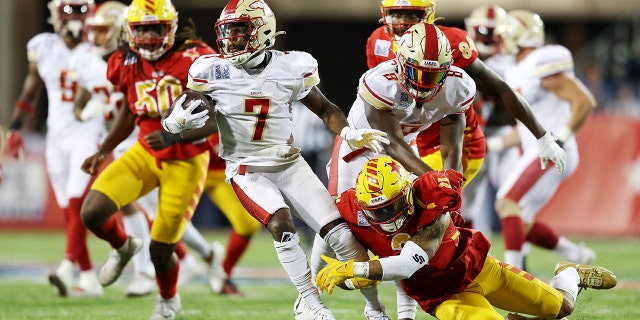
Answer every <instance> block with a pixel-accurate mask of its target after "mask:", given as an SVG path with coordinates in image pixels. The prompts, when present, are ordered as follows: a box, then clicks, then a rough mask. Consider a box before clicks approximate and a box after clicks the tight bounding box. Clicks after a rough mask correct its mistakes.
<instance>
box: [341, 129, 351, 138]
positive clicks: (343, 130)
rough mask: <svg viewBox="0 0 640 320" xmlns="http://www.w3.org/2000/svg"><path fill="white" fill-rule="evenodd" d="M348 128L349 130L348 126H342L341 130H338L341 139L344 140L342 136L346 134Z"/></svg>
mask: <svg viewBox="0 0 640 320" xmlns="http://www.w3.org/2000/svg"><path fill="white" fill-rule="evenodd" d="M349 130H351V128H349V126H346V127H344V128H342V130H341V131H340V138H342V140H345V138H344V136H345V135H347V132H349Z"/></svg>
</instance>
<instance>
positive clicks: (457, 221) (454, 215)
mask: <svg viewBox="0 0 640 320" xmlns="http://www.w3.org/2000/svg"><path fill="white" fill-rule="evenodd" d="M449 215H450V216H451V221H453V225H454V226H456V227H464V225H465V224H466V223H467V222H466V221H465V220H464V217H463V216H462V213H461V212H460V209H458V210H451V211H449Z"/></svg>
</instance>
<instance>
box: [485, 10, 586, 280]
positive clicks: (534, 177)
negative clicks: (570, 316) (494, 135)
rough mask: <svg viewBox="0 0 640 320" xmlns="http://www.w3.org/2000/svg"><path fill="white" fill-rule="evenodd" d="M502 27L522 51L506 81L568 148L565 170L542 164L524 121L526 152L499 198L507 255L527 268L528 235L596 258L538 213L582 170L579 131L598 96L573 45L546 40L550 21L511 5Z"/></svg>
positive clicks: (569, 253)
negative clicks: (577, 67)
mask: <svg viewBox="0 0 640 320" xmlns="http://www.w3.org/2000/svg"><path fill="white" fill-rule="evenodd" d="M498 33H499V35H500V36H501V37H502V40H503V43H504V46H505V49H506V51H507V52H508V53H509V54H512V55H514V56H515V57H516V65H515V66H514V67H513V68H510V69H509V70H507V71H506V72H505V81H506V82H507V83H508V84H509V85H510V86H511V87H513V88H514V89H516V90H517V91H518V92H520V93H521V94H522V96H523V97H524V98H525V99H526V100H527V101H528V102H529V103H530V104H531V109H532V111H533V113H534V114H535V116H536V118H537V119H538V120H539V121H540V122H541V123H542V125H543V126H544V127H545V128H547V129H549V130H551V131H553V132H556V133H557V137H558V141H559V144H560V145H561V146H562V147H563V148H564V149H565V150H566V152H567V164H566V169H565V171H564V173H561V174H558V173H557V172H554V171H553V170H550V169H548V168H547V170H540V168H539V167H538V165H537V162H538V160H537V159H536V158H537V157H536V154H537V153H538V148H539V143H537V142H536V139H535V138H534V137H533V135H531V133H529V132H528V131H527V130H526V129H525V128H524V126H523V125H522V124H518V134H519V137H520V141H521V146H522V149H523V155H522V156H521V157H520V158H519V159H518V161H517V162H516V163H515V164H514V165H513V169H512V170H511V172H510V173H509V175H508V176H507V177H506V178H505V181H504V184H503V185H501V186H500V188H499V190H498V194H497V200H496V210H497V211H498V214H499V215H500V218H501V219H502V229H503V237H504V241H505V259H504V261H505V262H507V263H510V264H513V265H515V266H516V267H520V268H522V267H523V255H524V253H523V250H522V244H523V243H524V240H525V239H527V240H528V241H531V243H533V244H536V245H539V246H542V247H544V248H546V249H551V250H554V251H555V252H556V253H558V254H559V255H561V256H562V257H563V258H564V259H565V260H569V261H571V262H575V263H586V264H588V263H590V262H591V261H592V260H593V259H594V258H595V254H594V252H593V251H592V250H591V249H588V248H586V247H584V246H582V245H576V244H574V243H573V242H571V241H569V240H568V239H566V238H564V237H561V236H560V235H558V234H557V233H556V232H555V231H553V230H552V229H551V227H550V226H547V225H545V224H544V223H543V222H541V221H537V220H535V219H534V218H535V215H536V213H537V212H538V211H539V210H540V209H541V208H542V207H543V206H544V205H545V204H546V203H547V202H548V201H549V200H550V199H551V197H552V196H553V194H554V193H555V191H556V190H557V189H558V187H559V185H560V183H561V182H562V181H563V180H564V179H565V178H567V177H568V176H569V175H571V174H572V173H573V172H574V171H575V170H576V168H577V166H578V161H579V159H578V149H577V144H576V140H575V138H574V137H573V133H574V132H576V131H577V130H578V129H580V127H582V125H583V124H584V123H585V122H586V120H587V119H588V117H589V115H590V114H591V113H592V112H593V109H594V108H595V100H594V98H593V96H592V95H591V93H590V92H589V91H588V90H587V89H586V88H585V86H584V85H583V84H582V83H581V82H580V80H578V79H577V78H576V77H575V75H574V72H573V58H572V56H571V53H570V52H569V50H567V49H566V48H565V47H562V46H560V45H547V46H543V44H544V24H543V22H542V20H541V19H540V17H539V16H538V15H537V14H534V13H531V12H528V11H525V10H514V11H511V12H509V13H508V19H507V20H506V22H505V23H504V25H502V26H500V27H499V28H498ZM523 223H524V225H526V228H525V226H523Z"/></svg>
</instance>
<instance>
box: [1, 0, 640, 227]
mask: <svg viewBox="0 0 640 320" xmlns="http://www.w3.org/2000/svg"><path fill="white" fill-rule="evenodd" d="M47 2H48V1H46V0H21V1H18V0H10V1H0V66H1V68H0V70H2V72H0V124H1V125H2V126H4V127H6V126H7V125H8V123H9V118H10V114H11V110H12V105H13V101H15V99H16V97H17V96H18V94H19V92H20V89H21V87H22V80H23V79H24V76H25V74H26V67H27V62H26V52H25V45H26V42H27V41H28V40H29V39H30V38H31V37H32V36H34V35H35V34H37V33H39V32H43V31H51V30H52V28H51V26H50V25H49V24H47V23H46V19H47V18H48V16H49V12H48V9H47V7H46V4H47ZM98 2H101V1H98ZM123 3H128V2H127V1H123ZM225 3H226V2H225V1H218V0H216V1H201V0H175V1H174V4H175V5H176V7H177V9H178V11H179V14H180V22H181V25H183V24H184V23H185V22H186V20H187V18H192V19H193V21H194V22H195V23H196V25H197V29H198V34H199V35H200V36H201V37H202V38H203V40H205V41H206V42H208V43H209V44H210V45H212V46H213V45H214V37H215V35H214V31H213V23H214V22H215V20H216V19H217V17H218V16H219V14H220V11H221V8H222V7H223V6H224V4H225ZM268 3H269V4H270V6H271V7H272V9H274V11H275V12H276V17H277V18H278V28H279V30H284V31H286V32H287V34H286V35H284V36H280V37H279V38H278V41H277V44H276V48H278V49H295V50H303V51H307V52H309V53H311V54H313V55H314V57H315V58H316V59H317V60H318V62H319V66H320V76H321V79H322V82H321V86H322V89H323V91H324V93H325V94H326V95H327V96H328V97H329V98H330V99H331V100H333V101H334V102H336V103H337V104H338V105H339V106H341V107H342V108H343V109H344V110H345V111H348V108H349V106H350V105H351V102H352V101H353V99H354V98H355V90H356V84H357V80H358V78H359V77H360V75H361V74H362V73H363V72H364V71H365V70H366V61H365V55H364V46H365V42H366V39H367V37H368V36H369V34H370V33H371V31H373V30H374V29H375V28H376V27H377V26H379V23H378V22H377V21H378V19H379V17H380V12H379V3H380V2H379V1H377V0H350V1H347V0H323V1H320V0H307V1H287V0H272V1H268ZM481 4H497V5H500V6H502V7H503V8H505V9H507V10H510V9H517V8H524V9H528V10H531V11H535V12H538V13H540V14H541V16H542V18H543V20H544V21H545V24H546V31H547V38H548V40H549V41H550V42H556V43H560V44H562V45H564V46H566V47H568V48H569V49H570V50H571V51H572V52H573V54H574V58H575V62H576V73H577V75H578V76H579V77H581V78H582V79H583V81H584V82H585V83H586V84H587V85H588V86H589V87H590V88H591V89H592V91H593V92H594V94H595V95H596V97H597V99H598V102H599V105H598V109H597V112H596V114H595V115H594V116H593V117H592V118H591V119H590V120H589V121H588V123H587V124H586V126H585V127H584V128H583V129H582V130H581V131H580V132H579V133H578V135H577V137H578V140H579V143H580V151H581V163H580V167H579V168H578V172H576V174H574V176H573V177H571V178H570V179H569V180H568V181H566V182H565V183H564V184H563V185H562V186H561V188H560V190H559V192H558V194H557V196H556V197H555V198H554V199H553V200H552V202H551V203H549V205H548V206H547V207H546V208H545V210H544V212H543V213H542V214H541V215H540V217H541V218H542V219H546V220H548V221H552V222H554V223H555V224H556V225H557V228H558V230H559V231H561V232H565V233H568V234H574V235H598V236H640V198H639V197H638V194H639V193H640V141H639V140H640V120H639V119H640V99H639V94H638V92H639V80H640V1H639V0H626V1H622V0H599V1H596V0H564V1H554V0H547V1H525V0H520V1H516V0H502V1H498V0H496V1H480V0H474V1H455V0H440V1H439V3H438V7H437V10H436V12H437V16H440V17H444V18H445V20H444V21H442V22H441V24H444V25H449V26H457V27H464V22H463V19H464V17H465V16H467V15H468V14H469V13H470V12H471V10H472V9H473V8H475V7H476V6H478V5H481ZM44 94H45V93H43V97H42V98H41V103H42V104H44V101H45V99H44ZM45 118H46V108H39V113H38V114H37V117H35V118H34V120H33V121H32V122H31V123H28V124H27V126H26V127H27V128H26V129H27V130H23V131H25V132H24V134H25V140H27V141H25V142H26V145H27V148H28V150H27V153H26V155H27V156H26V158H25V159H24V161H15V160H13V159H10V157H8V156H6V155H5V157H4V159H3V161H2V163H3V166H4V180H3V183H2V184H0V229H2V228H4V229H9V228H11V229H15V228H29V229H32V228H43V229H63V225H64V224H63V221H62V214H61V213H60V212H59V211H58V210H59V209H58V208H57V206H56V204H55V200H54V198H53V196H52V192H51V189H50V187H49V186H48V181H47V179H46V174H45V169H44V143H43V138H42V136H43V132H45V130H46V128H45V127H44V119H45ZM212 210H213V211H215V210H216V209H215V208H214V207H213V206H212V204H211V203H210V202H209V201H208V200H207V199H204V200H203V201H202V203H201V205H200V206H199V209H198V214H196V216H195V220H194V222H195V223H196V225H197V226H199V227H203V228H215V227H221V226H225V225H226V221H225V220H224V217H223V216H222V215H221V214H217V213H214V214H211V213H210V212H211V211H212Z"/></svg>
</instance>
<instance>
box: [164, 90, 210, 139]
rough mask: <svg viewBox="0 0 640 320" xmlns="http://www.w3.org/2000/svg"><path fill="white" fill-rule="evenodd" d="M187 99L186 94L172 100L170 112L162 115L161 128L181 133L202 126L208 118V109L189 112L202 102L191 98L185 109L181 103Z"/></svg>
mask: <svg viewBox="0 0 640 320" xmlns="http://www.w3.org/2000/svg"><path fill="white" fill-rule="evenodd" d="M186 99H187V96H186V95H183V96H182V97H180V98H178V100H176V101H174V102H173V106H172V107H171V108H172V110H171V113H170V114H169V115H168V116H166V117H162V128H164V130H166V131H168V132H171V133H181V132H182V131H185V130H191V129H198V128H202V127H204V125H205V123H206V122H207V120H208V119H209V110H202V111H200V112H198V113H191V112H192V111H193V109H195V108H196V107H197V106H199V105H200V103H202V101H200V100H192V101H191V102H189V105H188V106H187V108H186V109H183V108H182V104H183V103H184V101H185V100H186Z"/></svg>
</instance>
